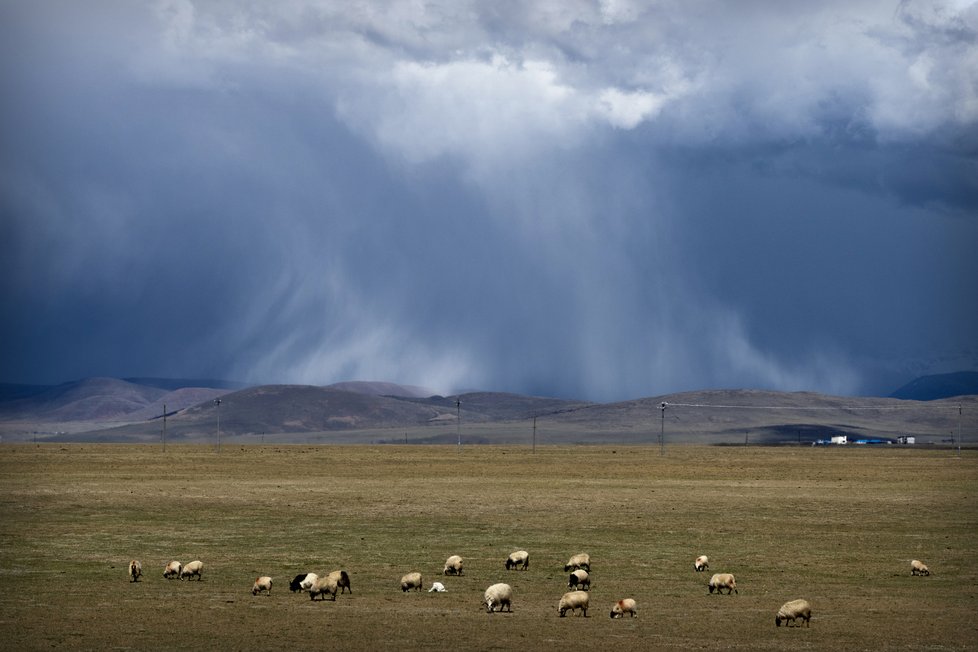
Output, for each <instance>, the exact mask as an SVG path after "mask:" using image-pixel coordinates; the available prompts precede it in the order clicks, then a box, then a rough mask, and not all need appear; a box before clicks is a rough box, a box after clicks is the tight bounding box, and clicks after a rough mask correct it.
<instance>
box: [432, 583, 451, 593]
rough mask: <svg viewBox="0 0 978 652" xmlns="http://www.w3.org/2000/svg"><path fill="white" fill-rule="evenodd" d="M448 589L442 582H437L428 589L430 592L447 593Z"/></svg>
mask: <svg viewBox="0 0 978 652" xmlns="http://www.w3.org/2000/svg"><path fill="white" fill-rule="evenodd" d="M446 591H448V589H446V588H445V585H444V584H442V583H441V582H435V583H434V584H432V585H431V588H430V589H428V593H445V592H446Z"/></svg>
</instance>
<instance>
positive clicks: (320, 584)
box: [308, 575, 339, 602]
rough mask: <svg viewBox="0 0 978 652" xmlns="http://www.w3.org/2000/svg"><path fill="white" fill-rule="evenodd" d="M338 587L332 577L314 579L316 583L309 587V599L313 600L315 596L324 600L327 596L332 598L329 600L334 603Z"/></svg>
mask: <svg viewBox="0 0 978 652" xmlns="http://www.w3.org/2000/svg"><path fill="white" fill-rule="evenodd" d="M338 589H339V587H338V586H337V585H336V580H335V579H334V578H333V576H332V575H327V576H326V577H320V578H317V579H316V582H315V583H314V584H313V585H312V586H310V587H309V589H308V591H309V598H310V599H311V600H315V599H316V596H317V595H319V596H322V599H323V600H325V599H326V596H327V595H330V596H332V597H331V598H330V599H331V600H333V601H334V602H335V601H336V591H337V590H338Z"/></svg>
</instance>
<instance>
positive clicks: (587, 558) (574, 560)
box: [564, 552, 591, 573]
mask: <svg viewBox="0 0 978 652" xmlns="http://www.w3.org/2000/svg"><path fill="white" fill-rule="evenodd" d="M577 568H583V569H584V570H586V571H587V572H589V573H590V572H591V555H589V554H587V553H586V552H582V553H580V554H579V555H574V556H573V557H571V558H570V559H568V560H567V563H566V564H564V572H567V571H570V570H574V569H577Z"/></svg>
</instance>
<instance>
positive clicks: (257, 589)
mask: <svg viewBox="0 0 978 652" xmlns="http://www.w3.org/2000/svg"><path fill="white" fill-rule="evenodd" d="M262 591H265V592H266V593H267V594H268V595H271V594H272V578H270V577H269V576H268V575H262V576H261V577H259V578H257V579H256V580H255V585H254V586H252V587H251V595H258V594H259V593H261V592H262Z"/></svg>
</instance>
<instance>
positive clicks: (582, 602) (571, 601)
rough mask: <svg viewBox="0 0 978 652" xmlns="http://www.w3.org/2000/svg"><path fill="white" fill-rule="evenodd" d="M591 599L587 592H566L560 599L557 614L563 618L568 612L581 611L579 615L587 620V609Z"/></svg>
mask: <svg viewBox="0 0 978 652" xmlns="http://www.w3.org/2000/svg"><path fill="white" fill-rule="evenodd" d="M590 600H591V597H590V594H589V593H588V592H587V591H568V592H567V593H565V594H564V595H563V596H561V598H560V603H559V604H558V605H557V613H558V614H560V617H561V618H563V617H564V614H565V613H567V611H568V610H570V611H577V610H578V609H580V610H581V615H582V616H584V617H585V618H587V607H588V603H589V602H590Z"/></svg>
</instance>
